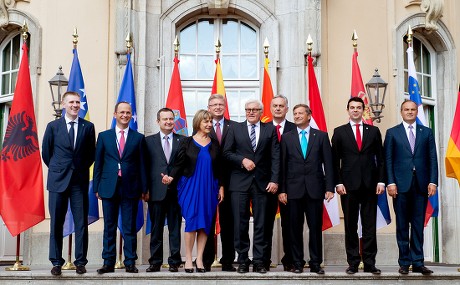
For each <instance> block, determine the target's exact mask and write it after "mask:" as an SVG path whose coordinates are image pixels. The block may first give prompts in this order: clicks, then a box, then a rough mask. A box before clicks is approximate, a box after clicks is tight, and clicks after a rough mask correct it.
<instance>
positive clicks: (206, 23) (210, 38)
mask: <svg viewBox="0 0 460 285" xmlns="http://www.w3.org/2000/svg"><path fill="white" fill-rule="evenodd" d="M214 48H215V47H214V24H213V22H212V20H200V21H199V22H198V53H211V54H213V53H214Z"/></svg>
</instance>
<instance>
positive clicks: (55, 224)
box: [42, 92, 96, 275]
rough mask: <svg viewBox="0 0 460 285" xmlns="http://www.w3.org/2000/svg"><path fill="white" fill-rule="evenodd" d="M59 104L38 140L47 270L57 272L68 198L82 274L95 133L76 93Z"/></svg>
mask: <svg viewBox="0 0 460 285" xmlns="http://www.w3.org/2000/svg"><path fill="white" fill-rule="evenodd" d="M62 106H63V107H64V109H65V115H64V116H63V117H62V118H61V119H59V120H55V121H52V122H50V123H49V124H48V126H47V127H46V131H45V135H44V136H43V144H42V156H43V161H44V162H45V164H46V166H48V182H47V189H48V191H49V198H48V203H49V212H50V218H51V219H50V220H51V226H50V228H51V230H50V248H49V260H50V261H51V263H52V264H53V269H52V270H51V274H53V275H61V267H62V265H63V264H64V259H63V258H62V238H63V237H62V236H63V227H64V220H65V215H66V212H67V208H68V203H69V200H70V208H71V210H72V214H73V221H74V224H75V261H74V264H75V266H76V272H77V273H78V274H83V273H86V268H85V265H86V264H87V263H88V260H87V259H86V255H87V252H88V207H89V198H88V186H89V168H90V166H91V164H93V162H94V152H95V146H96V135H95V132H94V125H93V123H91V122H88V121H86V120H84V119H82V118H79V117H78V111H80V94H78V93H76V92H66V93H65V94H64V95H63V96H62Z"/></svg>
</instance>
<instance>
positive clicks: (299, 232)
mask: <svg viewBox="0 0 460 285" xmlns="http://www.w3.org/2000/svg"><path fill="white" fill-rule="evenodd" d="M309 132H310V133H309V136H308V147H307V152H306V157H305V158H304V157H303V153H302V148H301V146H300V139H299V132H298V130H297V129H295V130H293V131H290V132H288V133H284V134H283V139H282V140H281V161H282V163H281V177H282V178H281V189H280V192H281V193H286V194H287V199H288V203H287V205H286V207H287V211H288V213H289V222H290V225H289V227H290V242H291V246H290V249H291V253H292V258H293V264H294V266H295V267H296V268H297V267H300V268H302V267H303V266H304V265H305V260H304V254H303V252H304V251H303V224H304V216H306V219H307V224H308V229H309V251H310V260H309V264H310V266H311V267H319V266H320V264H321V263H322V262H323V254H322V247H323V244H322V223H323V200H324V197H325V193H326V191H329V192H334V168H333V165H332V151H331V145H330V142H329V137H328V135H327V133H326V132H323V131H319V130H316V129H313V128H310V130H309Z"/></svg>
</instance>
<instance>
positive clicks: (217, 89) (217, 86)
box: [211, 58, 230, 120]
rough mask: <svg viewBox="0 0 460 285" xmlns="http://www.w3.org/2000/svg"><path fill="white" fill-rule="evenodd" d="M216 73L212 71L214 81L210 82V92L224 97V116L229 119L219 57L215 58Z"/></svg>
mask: <svg viewBox="0 0 460 285" xmlns="http://www.w3.org/2000/svg"><path fill="white" fill-rule="evenodd" d="M215 62H216V73H214V81H213V83H212V91H211V95H212V94H220V95H222V96H224V98H225V113H224V117H225V119H227V120H230V113H229V112H228V103H227V95H226V93H225V86H224V78H223V76H222V68H221V67H220V58H217V59H216V61H215Z"/></svg>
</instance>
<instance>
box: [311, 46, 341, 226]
mask: <svg viewBox="0 0 460 285" xmlns="http://www.w3.org/2000/svg"><path fill="white" fill-rule="evenodd" d="M308 101H309V103H310V109H311V113H312V116H311V121H310V126H311V127H312V128H315V129H318V130H321V131H323V132H327V126H326V116H324V109H323V103H322V101H321V94H320V92H319V87H318V81H316V75H315V70H314V68H313V58H312V57H311V55H310V54H309V55H308ZM338 224H340V216H339V202H338V198H337V195H334V198H332V199H331V201H329V202H327V201H326V200H324V204H323V227H322V229H323V231H325V230H327V229H329V228H332V227H334V226H337V225H338Z"/></svg>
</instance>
